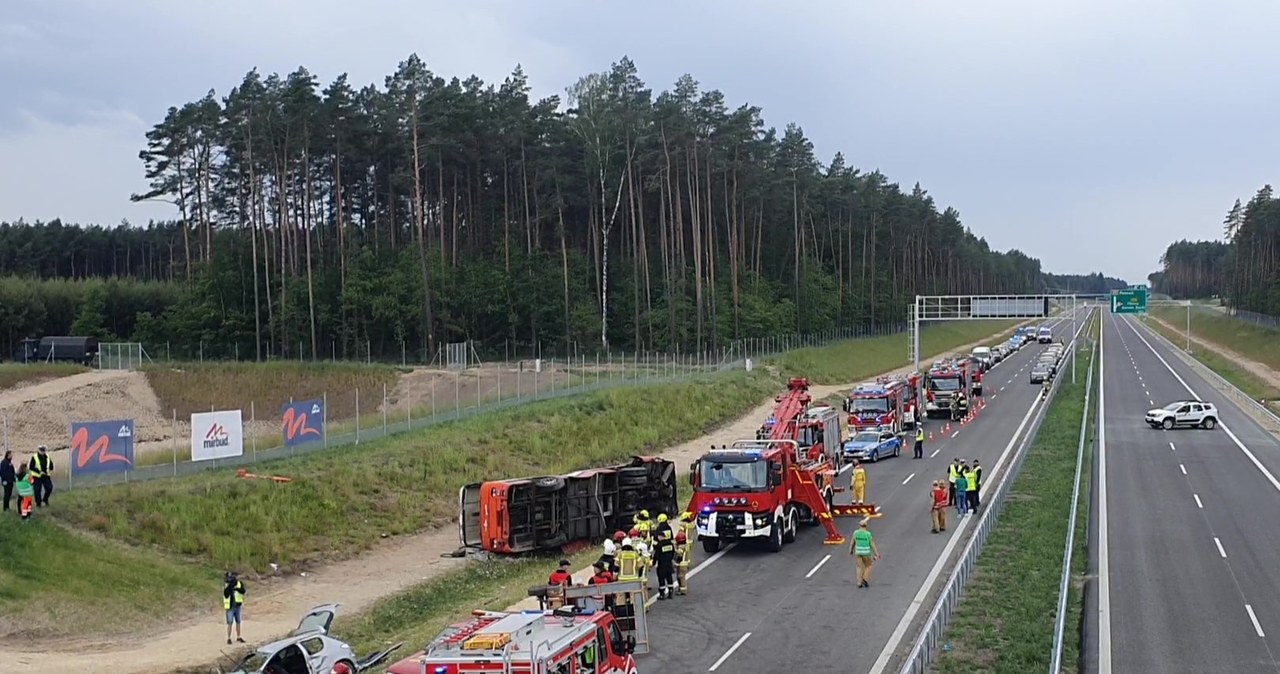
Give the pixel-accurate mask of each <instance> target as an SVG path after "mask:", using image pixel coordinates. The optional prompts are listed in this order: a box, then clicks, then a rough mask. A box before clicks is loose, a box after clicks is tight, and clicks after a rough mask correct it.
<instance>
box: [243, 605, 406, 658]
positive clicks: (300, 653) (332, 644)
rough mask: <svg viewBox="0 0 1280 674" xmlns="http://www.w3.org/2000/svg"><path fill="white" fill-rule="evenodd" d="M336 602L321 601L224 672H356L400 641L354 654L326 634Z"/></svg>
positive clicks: (394, 649)
mask: <svg viewBox="0 0 1280 674" xmlns="http://www.w3.org/2000/svg"><path fill="white" fill-rule="evenodd" d="M338 606H339V605H338V604H322V605H320V606H317V607H315V608H313V609H311V610H310V611H308V612H307V614H306V615H304V616H302V620H301V621H300V622H299V623H298V627H297V628H295V629H294V630H293V631H292V632H290V633H289V636H287V637H285V638H283V639H280V640H278V641H273V642H271V643H269V644H266V645H264V646H260V647H259V648H258V649H257V650H255V651H254V652H252V653H250V654H249V655H247V656H246V657H245V658H244V659H243V660H241V661H240V663H239V664H237V665H236V666H235V668H233V669H232V670H231V671H229V672H226V674H360V673H361V672H367V671H370V670H371V669H372V668H373V667H376V666H377V665H378V663H380V662H382V661H383V660H386V659H387V656H388V655H391V654H392V653H393V652H395V651H396V650H397V649H399V648H400V646H402V645H403V644H396V645H394V646H392V647H390V648H387V649H385V650H382V651H378V652H377V653H374V654H373V655H370V656H368V657H366V658H361V657H359V656H357V655H356V653H355V651H354V650H352V649H351V646H350V645H349V644H347V643H346V642H344V641H340V640H338V639H335V638H333V637H331V636H329V629H330V627H332V626H333V619H334V617H335V616H337V614H338Z"/></svg>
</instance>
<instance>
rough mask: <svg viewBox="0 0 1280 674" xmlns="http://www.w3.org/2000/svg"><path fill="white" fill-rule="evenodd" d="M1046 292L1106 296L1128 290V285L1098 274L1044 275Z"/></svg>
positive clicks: (1119, 280)
mask: <svg viewBox="0 0 1280 674" xmlns="http://www.w3.org/2000/svg"><path fill="white" fill-rule="evenodd" d="M1044 284H1045V287H1046V289H1047V290H1049V291H1052V292H1059V293H1080V294H1082V295H1084V294H1088V295H1107V294H1110V293H1111V291H1112V290H1119V289H1122V288H1128V287H1129V284H1128V283H1127V282H1125V281H1123V280H1121V279H1118V278H1114V277H1112V276H1103V275H1102V274H1101V273H1099V272H1094V273H1092V274H1044Z"/></svg>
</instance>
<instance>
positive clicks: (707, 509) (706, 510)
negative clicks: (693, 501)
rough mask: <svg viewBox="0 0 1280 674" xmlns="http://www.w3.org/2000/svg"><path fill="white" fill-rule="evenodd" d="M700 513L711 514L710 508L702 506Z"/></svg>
mask: <svg viewBox="0 0 1280 674" xmlns="http://www.w3.org/2000/svg"><path fill="white" fill-rule="evenodd" d="M702 512H704V513H709V512H711V506H709V505H704V506H702Z"/></svg>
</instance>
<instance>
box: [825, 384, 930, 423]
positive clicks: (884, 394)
mask: <svg viewBox="0 0 1280 674" xmlns="http://www.w3.org/2000/svg"><path fill="white" fill-rule="evenodd" d="M919 388H920V375H919V374H917V373H914V372H913V373H911V374H908V375H902V376H900V377H897V378H890V377H880V378H879V379H877V380H875V381H873V382H866V383H863V384H859V385H858V386H856V387H855V388H854V389H853V391H850V392H849V395H848V397H847V398H845V401H844V411H845V412H846V413H848V415H849V433H850V435H852V434H854V433H856V432H858V431H864V430H877V429H879V430H889V431H892V432H893V433H901V432H902V431H903V430H906V429H908V428H915V420H916V400H917V395H916V392H917V390H919Z"/></svg>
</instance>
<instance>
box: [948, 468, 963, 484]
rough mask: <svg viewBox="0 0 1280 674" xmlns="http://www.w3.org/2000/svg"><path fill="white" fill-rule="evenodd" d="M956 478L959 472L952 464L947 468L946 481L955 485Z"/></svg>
mask: <svg viewBox="0 0 1280 674" xmlns="http://www.w3.org/2000/svg"><path fill="white" fill-rule="evenodd" d="M957 477H960V470H959V469H958V468H956V464H954V463H953V464H951V465H950V466H947V479H948V480H950V481H951V484H955V483H956V478H957Z"/></svg>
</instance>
